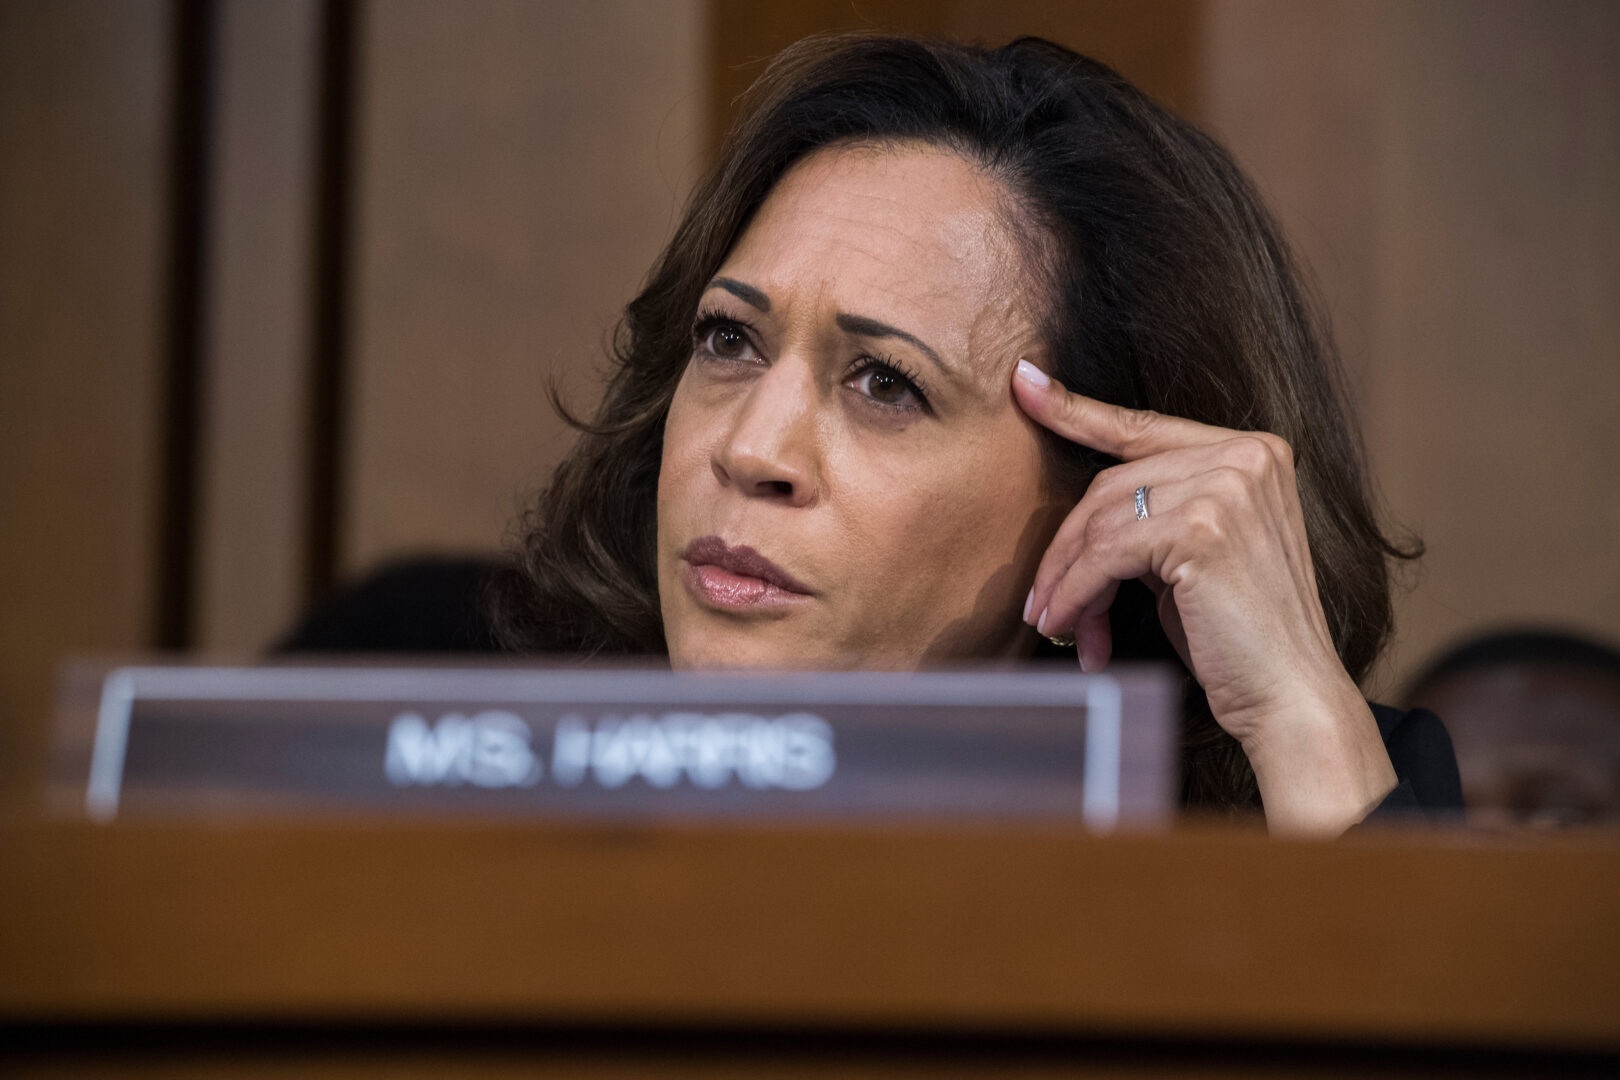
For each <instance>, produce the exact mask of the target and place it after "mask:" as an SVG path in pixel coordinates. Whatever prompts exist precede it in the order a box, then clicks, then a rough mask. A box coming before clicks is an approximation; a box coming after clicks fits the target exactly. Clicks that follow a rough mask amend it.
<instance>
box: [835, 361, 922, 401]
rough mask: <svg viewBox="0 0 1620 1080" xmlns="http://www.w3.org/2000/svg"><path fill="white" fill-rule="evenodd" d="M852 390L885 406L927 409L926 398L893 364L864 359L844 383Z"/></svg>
mask: <svg viewBox="0 0 1620 1080" xmlns="http://www.w3.org/2000/svg"><path fill="white" fill-rule="evenodd" d="M846 385H848V386H849V387H850V388H851V389H853V390H854V391H855V392H856V393H858V394H860V395H862V396H863V397H866V398H869V399H870V400H871V401H872V402H873V403H875V404H878V405H882V406H884V407H885V408H889V409H922V410H926V409H927V408H928V400H927V398H925V397H924V396H923V393H922V390H921V389H920V388H919V387H918V386H917V384H916V383H915V382H914V381H912V380H911V379H910V378H908V377H907V376H906V375H905V374H904V373H903V372H901V371H900V370H898V369H897V368H896V367H895V366H894V365H892V364H887V363H883V362H882V361H878V360H868V361H867V362H866V364H865V366H863V367H861V368H860V369H859V370H857V371H856V372H855V373H854V374H853V375H851V376H850V377H849V379H848V381H847V383H846Z"/></svg>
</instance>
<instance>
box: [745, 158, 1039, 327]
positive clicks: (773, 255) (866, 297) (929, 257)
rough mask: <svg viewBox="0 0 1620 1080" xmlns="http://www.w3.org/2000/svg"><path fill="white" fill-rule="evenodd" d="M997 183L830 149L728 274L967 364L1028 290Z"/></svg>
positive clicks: (950, 162)
mask: <svg viewBox="0 0 1620 1080" xmlns="http://www.w3.org/2000/svg"><path fill="white" fill-rule="evenodd" d="M1005 201H1006V200H1004V199H1003V198H1002V191H1001V188H1000V186H999V182H998V181H996V180H995V179H993V178H992V177H990V176H988V175H986V174H985V173H984V172H983V170H981V169H980V168H979V167H978V166H977V165H975V164H974V163H972V162H970V161H968V160H967V159H966V158H964V157H962V156H961V155H959V154H957V153H954V152H952V151H949V150H943V149H939V148H936V147H931V146H926V145H917V144H906V145H901V146H894V147H867V146H851V147H831V148H827V149H823V150H820V151H818V152H816V153H815V154H813V155H812V156H810V157H808V158H806V159H805V160H803V161H801V162H799V163H798V164H797V165H795V166H794V167H793V168H792V169H791V170H789V171H788V172H787V174H786V175H784V176H783V178H782V179H781V181H779V182H778V183H777V185H776V187H775V188H774V189H772V191H771V194H770V196H769V197H768V198H767V199H766V200H765V202H764V204H763V205H762V206H761V207H760V209H759V212H758V213H757V214H756V215H755V217H754V219H753V221H752V222H751V223H750V224H749V226H748V229H747V230H746V231H745V232H744V234H743V236H742V238H741V239H740V240H739V241H738V243H737V245H736V247H735V248H734V249H733V250H732V252H731V254H730V255H729V256H728V257H727V259H726V261H725V264H724V266H723V267H722V269H721V271H720V273H721V274H723V275H725V276H730V277H736V278H739V279H741V280H743V281H746V282H747V283H748V284H751V285H754V286H756V287H758V288H760V289H763V290H765V292H766V293H767V294H768V295H769V296H770V297H771V300H772V304H773V311H774V305H775V304H776V303H777V302H778V301H781V302H783V303H784V304H785V305H788V306H801V307H802V306H806V305H810V306H818V305H826V306H836V307H837V308H838V309H839V310H843V311H851V312H855V313H858V314H862V315H869V316H873V317H875V318H880V319H884V320H885V321H895V322H896V323H897V325H901V326H905V327H906V328H907V329H911V330H914V331H915V332H916V333H918V334H919V336H922V337H925V338H929V339H930V340H931V342H932V343H933V344H934V345H935V347H936V348H937V349H939V350H941V351H942V352H945V351H949V352H955V353H965V352H967V351H968V350H969V349H970V347H971V344H972V343H971V340H970V339H971V337H972V334H973V331H974V329H975V328H976V327H979V328H982V325H983V323H984V321H985V320H986V319H987V318H993V319H1001V320H1005V319H1007V318H1013V317H1016V315H1017V314H1019V313H1020V311H1021V308H1022V306H1023V305H1022V304H1021V303H1020V302H1019V301H1020V300H1021V298H1022V295H1023V293H1024V292H1025V290H1024V289H1023V287H1022V284H1023V280H1024V275H1023V268H1022V264H1021V260H1020V259H1019V257H1018V254H1017V251H1016V245H1015V243H1014V241H1013V237H1012V235H1011V234H1010V231H1009V228H1008V225H1007V220H1006V217H1005V214H1004V210H1003V206H1004V204H1005Z"/></svg>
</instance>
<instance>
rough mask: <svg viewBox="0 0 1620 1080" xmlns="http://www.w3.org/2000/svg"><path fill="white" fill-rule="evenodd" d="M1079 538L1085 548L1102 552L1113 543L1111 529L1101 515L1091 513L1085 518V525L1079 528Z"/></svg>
mask: <svg viewBox="0 0 1620 1080" xmlns="http://www.w3.org/2000/svg"><path fill="white" fill-rule="evenodd" d="M1080 540H1081V543H1082V545H1084V548H1085V550H1087V551H1090V552H1104V551H1107V550H1108V549H1109V545H1110V544H1112V543H1113V530H1112V529H1110V528H1109V527H1108V525H1107V523H1106V522H1105V521H1104V520H1103V515H1101V514H1092V515H1091V516H1090V517H1089V518H1087V519H1086V526H1085V528H1084V529H1083V530H1081V534H1080Z"/></svg>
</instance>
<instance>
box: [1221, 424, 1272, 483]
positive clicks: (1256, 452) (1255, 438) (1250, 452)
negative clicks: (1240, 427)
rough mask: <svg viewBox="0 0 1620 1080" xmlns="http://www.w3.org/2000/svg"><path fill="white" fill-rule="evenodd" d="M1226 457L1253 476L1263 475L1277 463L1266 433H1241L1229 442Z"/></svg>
mask: <svg viewBox="0 0 1620 1080" xmlns="http://www.w3.org/2000/svg"><path fill="white" fill-rule="evenodd" d="M1226 457H1227V460H1228V461H1230V462H1232V464H1233V465H1234V466H1235V467H1237V468H1239V469H1242V470H1243V471H1244V472H1246V473H1249V474H1250V475H1253V476H1259V475H1262V474H1264V473H1265V472H1266V471H1267V470H1269V469H1271V468H1272V467H1274V466H1275V465H1276V464H1277V459H1276V457H1275V455H1274V454H1273V452H1272V449H1271V447H1270V446H1268V445H1266V436H1265V435H1264V434H1256V435H1239V436H1238V437H1237V438H1235V439H1233V440H1231V441H1230V442H1229V443H1227V450H1226Z"/></svg>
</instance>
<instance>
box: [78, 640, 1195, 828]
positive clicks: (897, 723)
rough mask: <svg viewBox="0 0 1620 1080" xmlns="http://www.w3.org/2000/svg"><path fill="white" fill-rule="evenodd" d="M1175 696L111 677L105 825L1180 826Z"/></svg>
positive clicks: (1076, 678)
mask: <svg viewBox="0 0 1620 1080" xmlns="http://www.w3.org/2000/svg"><path fill="white" fill-rule="evenodd" d="M1176 742H1177V693H1176V683H1175V681H1174V679H1173V678H1172V677H1171V676H1170V675H1169V674H1168V673H1167V672H1162V671H1159V670H1157V669H1151V668H1139V669H1138V668H1122V669H1120V670H1119V671H1117V672H1112V671H1111V672H1109V673H1105V674H1101V675H1083V674H1080V673H1068V672H1061V671H1051V670H1046V669H1041V668H1029V669H1021V670H1011V669H998V670H985V671H963V672H930V673H924V674H895V673H869V672H867V673H820V672H818V673H792V674H778V675H764V674H754V673H750V674H741V675H740V674H719V673H703V674H688V673H679V674H676V673H670V672H667V671H653V670H602V669H579V668H571V669H519V668H510V667H501V668H453V669H452V668H384V667H357V668H335V667H307V668H303V667H236V668H225V667H123V668H118V669H115V670H113V671H112V672H110V673H109V674H108V675H107V676H106V677H105V679H104V681H103V682H102V685H101V694H100V701H99V707H98V710H97V717H96V729H95V736H94V744H93V750H92V755H91V763H90V776H89V783H88V787H87V789H86V795H85V805H86V808H87V810H88V811H89V813H90V814H91V815H92V816H93V817H95V818H98V819H101V820H109V819H112V818H114V817H116V816H120V815H136V814H152V813H157V814H171V815H172V814H195V813H215V814H217V813H233V812H235V813H255V814H270V813H282V814H285V813H298V814H306V813H333V812H343V811H350V810H352V811H368V812H377V811H383V812H416V813H431V814H444V813H467V812H472V813H486V814H487V813H495V814H520V815H545V816H551V817H581V818H646V817H676V818H709V817H726V818H760V819H772V818H776V819H780V818H796V819H804V818H836V819H839V820H843V821H848V820H852V819H862V818H868V819H873V820H894V819H897V818H919V819H926V818H942V817H943V818H952V819H966V818H991V819H994V818H1008V817H1019V818H1028V817H1036V818H1051V819H1070V820H1078V821H1083V822H1084V823H1085V824H1086V825H1088V826H1090V827H1092V828H1094V829H1099V830H1106V829H1111V828H1113V827H1115V826H1116V825H1120V824H1122V823H1124V824H1129V823H1141V824H1148V823H1155V822H1163V821H1166V820H1168V818H1169V817H1170V816H1171V814H1172V813H1173V811H1174V806H1175V799H1176V790H1177V777H1176V768H1175V763H1176Z"/></svg>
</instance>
